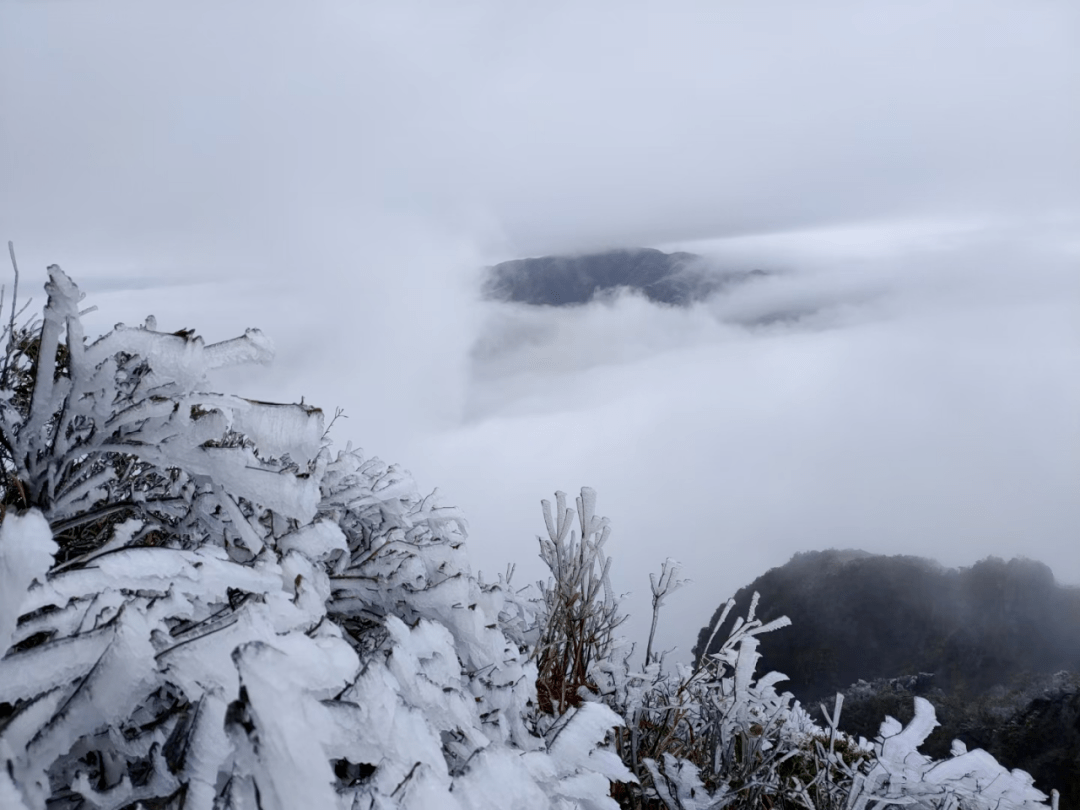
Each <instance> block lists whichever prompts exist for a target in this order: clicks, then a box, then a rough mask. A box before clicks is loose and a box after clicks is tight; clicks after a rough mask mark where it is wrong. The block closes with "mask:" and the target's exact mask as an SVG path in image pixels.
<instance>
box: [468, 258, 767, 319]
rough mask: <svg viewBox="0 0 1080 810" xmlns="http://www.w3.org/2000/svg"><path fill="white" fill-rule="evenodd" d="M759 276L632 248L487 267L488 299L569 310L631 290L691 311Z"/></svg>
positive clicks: (693, 259) (761, 273) (758, 271)
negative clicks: (606, 294)
mask: <svg viewBox="0 0 1080 810" xmlns="http://www.w3.org/2000/svg"><path fill="white" fill-rule="evenodd" d="M757 275H764V273H763V272H762V271H760V270H757V271H751V272H738V273H734V272H727V273H724V272H720V271H718V270H717V269H715V268H712V267H710V266H709V265H708V264H707V262H706V261H705V260H704V259H702V257H700V256H697V255H695V254H693V253H663V252H661V251H659V250H653V249H651V248H632V249H625V250H610V251H606V252H603V253H592V254H587V255H580V256H543V257H540V258H533V259H515V260H514V261H509V262H503V263H501V264H497V265H495V266H494V267H491V268H488V277H487V280H486V282H485V285H484V294H485V295H486V296H487V297H488V298H492V299H495V300H500V301H514V302H517V303H522V304H531V305H534V306H568V305H574V304H587V303H589V302H590V301H592V300H593V299H594V298H596V297H597V296H598V295H601V294H603V293H604V292H606V291H612V290H616V289H619V288H627V289H631V290H637V291H639V292H641V293H642V294H644V295H645V296H646V297H647V298H648V299H649V300H650V301H653V302H655V303H659V304H668V305H672V306H687V305H689V304H692V303H693V302H695V301H701V300H704V299H705V298H708V297H709V296H710V295H712V294H713V293H714V292H717V291H718V290H720V289H722V288H723V287H725V286H727V285H729V284H732V283H737V282H738V281H740V280H745V279H748V278H750V277H753V276H757Z"/></svg>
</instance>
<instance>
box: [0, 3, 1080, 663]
mask: <svg viewBox="0 0 1080 810" xmlns="http://www.w3.org/2000/svg"><path fill="white" fill-rule="evenodd" d="M1077 14H1078V12H1077V8H1076V6H1075V4H1073V3H1069V2H1054V1H1052V0H1040V2H1028V3H1017V2H1006V1H1005V0H979V1H978V2H975V1H974V0H961V2H955V3H949V4H947V5H943V4H941V3H935V2H912V3H905V4H892V5H889V6H887V7H886V6H882V5H880V4H879V5H875V6H874V7H873V8H871V7H869V6H868V5H866V4H862V3H854V2H837V1H835V0H830V2H822V3H816V4H814V5H813V7H812V8H811V7H809V6H805V5H803V4H797V3H794V2H792V3H780V4H769V5H768V6H764V5H761V4H751V3H726V4H722V5H717V4H715V3H704V2H702V3H693V2H685V3H677V4H675V5H672V4H665V5H664V6H663V8H662V9H661V8H660V6H650V5H648V4H644V3H642V4H633V3H631V4H626V3H618V4H615V3H607V2H598V3H595V4H589V5H588V6H582V5H581V4H570V3H548V4H542V5H537V4H517V3H477V4H468V5H465V6H462V5H461V4H455V5H454V7H453V8H450V7H448V6H443V5H439V4H426V3H397V4H394V5H393V6H382V7H380V6H375V5H370V4H342V3H318V2H315V3H308V4H303V5H302V6H301V5H294V4H285V3H258V4H256V3H235V4H229V5H228V6H222V5H220V4H198V3H190V4H185V5H183V6H175V7H166V6H159V5H147V4H141V3H116V4H95V5H94V7H93V9H92V10H91V9H89V8H88V7H83V6H79V5H74V4H64V3H36V4H29V3H25V4H6V5H4V6H3V7H2V8H0V111H2V116H3V122H2V123H0V223H2V229H3V233H2V234H0V238H3V239H9V238H10V239H13V240H14V241H15V243H16V247H17V249H18V251H19V255H20V261H21V264H22V267H23V273H24V276H23V284H24V286H23V290H24V291H26V290H31V289H34V290H35V292H36V295H37V296H38V300H39V301H40V300H41V293H40V284H41V283H42V282H43V281H44V276H43V269H44V267H45V265H47V264H49V263H52V262H58V263H60V264H61V265H62V266H64V268H65V270H67V271H68V272H69V273H70V274H71V275H72V276H73V277H74V278H75V279H76V280H77V281H78V282H79V283H80V284H81V285H82V286H83V288H84V289H85V290H87V292H88V293H89V296H88V299H87V303H88V304H95V303H96V304H98V305H99V307H100V311H99V312H98V313H96V314H95V315H94V316H92V317H93V318H95V319H96V320H95V321H94V323H95V324H96V328H99V329H105V328H108V327H109V326H111V325H112V324H113V323H115V322H116V321H126V322H128V323H137V322H141V320H142V318H143V317H145V315H146V314H148V313H151V312H153V313H154V314H155V315H157V317H158V322H159V324H161V326H162V328H170V329H179V328H181V327H195V328H197V329H199V331H200V332H202V333H203V334H205V335H206V336H207V338H208V339H222V338H226V337H229V336H231V335H233V334H236V333H238V332H240V331H242V330H243V328H244V327H247V326H260V327H262V328H263V329H264V330H265V331H266V332H267V333H269V334H270V335H271V336H272V337H273V338H274V339H275V341H276V343H277V345H278V347H279V358H278V362H277V364H276V365H275V366H274V367H273V368H272V369H270V370H259V369H256V370H251V371H248V372H244V373H243V374H239V375H235V376H233V377H231V378H229V379H224V380H222V381H221V384H222V385H223V386H225V385H228V386H229V387H230V388H236V389H239V391H240V392H241V393H247V394H249V395H252V396H257V397H259V398H263V399H270V398H277V399H283V400H296V399H299V398H300V397H301V396H304V397H305V398H306V400H307V401H308V402H314V403H317V404H320V405H322V406H323V407H325V408H326V409H327V410H328V411H332V409H333V408H334V406H336V405H342V406H344V407H345V408H346V411H347V413H348V415H349V419H348V420H347V421H344V422H340V423H339V424H338V425H337V426H336V427H335V430H334V435H335V436H336V437H338V438H339V439H341V440H344V439H346V438H354V439H355V440H356V441H357V443H359V444H361V445H363V446H365V447H366V448H367V449H368V450H369V451H371V452H374V453H378V454H380V455H382V456H384V457H385V458H387V459H388V460H391V461H397V462H401V463H403V464H404V465H405V466H407V467H409V468H411V469H412V470H413V471H414V472H415V473H416V475H417V477H418V479H419V480H420V482H421V484H422V485H424V486H429V487H430V486H435V485H439V486H440V487H441V488H442V489H443V490H444V492H445V494H446V497H447V498H448V500H450V501H452V502H456V503H458V504H460V505H462V506H463V507H465V509H466V511H467V514H468V515H469V516H470V519H471V524H472V529H473V541H472V542H473V547H474V549H475V552H476V557H477V561H478V566H479V567H483V568H485V569H492V571H493V570H494V569H495V568H501V567H502V565H503V564H504V563H505V562H510V561H522V572H521V576H524V575H526V574H529V575H530V576H533V575H538V573H539V571H538V569H537V566H536V565H535V564H532V563H530V562H529V559H530V558H531V557H532V555H533V545H532V543H533V540H532V536H533V534H534V533H535V532H536V531H537V530H538V529H540V528H541V526H542V524H541V522H540V516H539V511H538V504H537V502H538V500H539V499H540V498H541V497H545V496H549V495H550V493H551V492H552V491H553V490H554V489H555V488H563V489H566V490H568V491H571V492H572V491H573V490H574V489H575V488H576V487H578V486H580V485H582V484H588V485H591V486H594V487H596V488H597V490H598V491H599V494H600V508H601V511H602V512H604V513H605V514H608V515H610V516H611V517H612V518H613V519H614V521H615V526H616V534H615V536H614V537H613V540H612V542H613V551H614V553H615V555H616V576H617V583H618V585H619V587H620V588H623V589H629V588H633V589H634V590H635V591H636V594H637V595H636V596H635V597H634V600H635V601H633V602H632V603H631V607H632V609H633V610H634V612H635V614H636V616H637V617H638V618H635V621H638V622H639V624H638V625H637V629H640V628H641V624H640V622H644V621H645V617H644V616H642V615H641V614H642V612H643V610H644V609H646V600H644V598H643V594H645V593H647V591H646V587H647V578H646V574H647V572H648V571H649V570H652V569H654V568H655V567H656V565H657V564H658V563H659V561H660V560H662V559H663V558H664V557H666V556H669V555H671V556H676V557H681V558H682V559H683V562H684V563H686V565H687V571H688V573H689V574H690V575H691V576H694V577H695V578H696V579H697V580H698V584H697V585H695V586H694V588H693V589H691V590H689V591H685V592H683V593H681V594H680V595H679V597H676V598H674V599H673V600H672V602H671V610H672V614H671V616H670V617H669V618H668V619H667V620H666V622H669V623H666V624H662V629H663V628H664V627H666V628H667V629H664V630H663V632H664V633H665V634H667V637H668V638H670V639H672V643H679V644H680V645H682V646H683V648H684V649H688V647H689V644H690V641H691V640H692V636H693V633H694V632H695V631H696V629H697V627H698V625H699V624H700V623H702V622H703V621H704V620H705V618H706V617H707V616H708V615H709V613H710V612H711V610H712V608H713V607H714V606H715V604H716V603H717V602H718V601H720V600H721V599H723V598H724V597H725V596H726V595H727V594H729V593H731V592H733V591H734V590H735V588H737V587H738V586H739V585H741V584H743V583H744V582H747V581H749V580H750V579H752V578H753V577H754V576H756V575H757V574H758V573H760V572H761V571H762V570H763V569H764V568H766V567H768V566H770V565H776V564H780V563H782V562H784V561H785V560H786V559H787V558H788V557H789V556H790V553H791V552H792V551H794V550H797V549H803V548H811V547H821V546H826V545H838V546H862V547H866V548H868V549H869V550H880V551H886V550H888V551H898V550H903V551H910V552H913V553H928V554H932V555H933V556H937V557H939V558H941V559H942V561H943V562H946V563H957V562H970V561H971V560H972V559H974V558H975V557H977V556H982V555H984V554H987V553H998V554H1001V555H1002V556H1009V555H1011V554H1013V553H1016V552H1024V553H1029V554H1031V555H1032V556H1041V557H1043V558H1044V559H1046V561H1047V562H1049V563H1051V564H1052V565H1054V567H1055V571H1056V572H1057V573H1058V575H1059V577H1061V578H1062V579H1064V580H1066V581H1075V582H1080V570H1078V565H1080V564H1078V563H1077V557H1076V554H1075V548H1077V545H1076V542H1075V540H1076V526H1077V525H1078V524H1077V518H1078V517H1080V515H1077V509H1078V507H1077V503H1078V500H1077V498H1076V495H1075V493H1076V492H1077V484H1078V483H1080V481H1078V480H1077V477H1078V475H1077V469H1076V462H1075V459H1076V458H1078V457H1080V453H1077V452H1076V450H1077V447H1078V444H1080V439H1078V437H1077V435H1076V429H1077V428H1076V424H1077V416H1076V414H1077V413H1080V411H1078V409H1077V405H1078V404H1080V403H1078V399H1080V395H1078V392H1077V387H1076V386H1077V382H1076V380H1078V379H1080V375H1077V374H1076V368H1077V364H1078V358H1077V349H1076V348H1075V347H1076V346H1078V345H1080V341H1078V340H1077V338H1078V336H1077V334H1076V326H1075V324H1076V323H1077V322H1078V316H1077V313H1076V308H1075V303H1074V302H1075V301H1077V300H1080V296H1078V295H1077V294H1076V293H1077V290H1076V288H1075V282H1073V281H1072V268H1073V267H1074V266H1075V260H1076V258H1077V257H1078V256H1080V245H1078V243H1077V242H1076V237H1075V225H1076V222H1077V217H1078V212H1080V191H1078V189H1080V153H1078V152H1077V150H1076V149H1075V146H1074V144H1075V143H1077V142H1080V107H1078V105H1077V104H1076V103H1075V102H1073V101H1072V99H1076V98H1080V49H1077V48H1076V47H1075V38H1076V36H1075V32H1076V30H1077V26H1078V22H1080V20H1078V17H1077ZM615 246H655V247H665V248H675V247H682V248H686V249H688V250H692V251H695V252H700V253H703V254H706V255H709V256H710V257H712V258H713V259H714V260H715V261H717V262H720V263H723V264H725V265H727V266H731V267H732V268H734V269H753V268H755V267H763V268H764V269H769V270H772V271H775V276H774V277H772V278H770V279H768V280H766V281H763V282H762V283H761V284H754V285H748V286H746V287H744V288H740V289H739V290H737V291H733V292H732V294H731V295H730V296H728V297H724V298H720V299H716V300H715V301H714V302H712V303H710V304H708V305H702V306H698V307H695V308H692V309H690V310H687V311H681V312H679V311H664V310H660V309H658V308H656V307H653V306H651V305H648V304H647V303H645V302H644V301H642V300H640V299H637V298H633V297H622V298H617V299H615V300H611V301H607V302H605V303H602V304H597V305H594V306H591V307H589V308H586V309H584V310H581V311H578V312H574V313H566V312H549V313H536V312H530V311H527V310H519V309H513V308H506V307H502V308H500V307H498V306H496V305H492V304H483V303H481V302H480V301H479V297H478V292H477V291H478V283H479V275H478V272H479V268H480V267H482V266H484V265H486V264H490V263H493V262H496V261H500V260H503V259H509V258H517V257H521V256H526V255H541V254H548V253H556V252H561V251H567V250H581V249H594V248H603V247H615ZM778 311H780V312H788V313H794V314H795V315H798V316H799V317H793V318H789V319H787V320H779V321H774V322H772V323H765V324H761V323H760V321H761V316H762V315H767V314H769V313H776V312H778ZM766 320H768V319H766ZM530 566H531V568H530Z"/></svg>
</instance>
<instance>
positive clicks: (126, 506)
mask: <svg viewBox="0 0 1080 810" xmlns="http://www.w3.org/2000/svg"><path fill="white" fill-rule="evenodd" d="M47 292H48V303H47V305H46V307H45V310H44V313H43V317H42V320H41V321H40V322H35V323H31V324H29V325H26V326H16V325H15V323H14V321H15V314H14V310H13V313H12V318H11V323H10V324H9V328H8V329H7V330H6V335H7V347H6V352H5V356H4V368H3V372H2V377H0V380H2V382H3V384H2V385H0V439H2V442H0V464H2V466H3V472H4V476H5V478H4V484H3V492H4V498H3V501H4V510H5V511H4V520H3V523H2V525H0V759H2V760H3V761H2V762H0V766H2V767H0V802H2V806H3V807H4V808H5V810H6V808H8V807H11V808H13V809H14V810H19V808H25V810H39V809H40V808H44V807H46V806H48V807H49V808H72V809H74V808H116V809H117V810H119V808H132V809H133V810H134V808H136V807H146V808H150V807H154V808H181V807H182V808H205V809H206V810H210V808H255V807H261V808H267V809H269V808H275V809H280V810H289V809H290V808H301V807H304V808H306V807H319V808H330V807H342V808H346V807H347V808H352V807H354V806H355V807H380V808H390V807H415V808H423V807H432V806H439V807H448V808H455V807H461V808H482V807H505V806H514V807H535V808H552V807H565V808H569V807H577V806H583V807H594V808H612V807H614V806H615V804H614V802H613V801H612V800H611V799H610V798H609V796H608V785H609V780H610V779H612V778H620V779H625V778H629V774H627V773H626V772H625V769H624V768H623V766H622V763H621V762H620V761H619V760H618V758H617V757H614V756H613V755H611V754H610V753H608V752H605V751H603V750H598V749H597V744H598V743H600V742H601V741H602V740H603V738H604V736H605V734H606V732H607V730H608V729H609V728H611V727H612V726H614V725H617V724H618V723H619V722H620V720H619V718H618V717H617V716H615V715H614V714H613V713H612V712H611V710H610V709H608V708H607V707H605V706H602V705H599V704H597V705H594V706H590V707H583V708H582V710H581V711H579V712H577V713H575V714H574V715H573V716H567V717H565V718H564V722H563V724H562V726H561V729H560V731H559V733H558V734H557V735H552V736H551V738H550V739H545V738H544V737H543V736H541V735H540V734H539V733H538V731H537V729H536V728H535V725H534V718H533V707H534V706H535V665H534V664H533V663H531V662H530V661H529V660H528V658H529V651H530V647H529V646H528V643H529V642H528V637H529V634H530V633H532V632H534V628H535V625H536V622H535V619H534V617H533V615H532V613H531V610H532V607H531V604H530V603H529V602H528V601H527V600H525V599H522V598H521V597H519V596H518V595H516V594H513V593H512V592H511V591H510V590H509V588H508V584H507V583H505V582H499V583H494V584H484V583H481V582H479V581H478V580H477V579H476V578H475V577H474V576H473V575H472V573H471V571H470V569H469V566H468V561H467V559H466V557H465V553H464V549H463V546H462V544H463V541H464V539H465V532H464V523H463V521H462V520H461V518H460V515H458V514H457V513H456V512H455V511H454V510H449V509H442V508H440V507H439V506H438V505H437V504H436V503H435V499H434V497H433V496H429V497H427V498H423V497H420V495H419V494H418V493H417V490H416V486H415V484H414V483H413V481H412V479H411V478H410V476H409V475H408V474H407V473H405V472H403V471H402V470H400V469H399V468H396V467H392V466H387V465H385V464H383V463H382V462H380V461H378V460H377V459H365V458H364V457H363V456H362V455H361V454H360V453H359V452H354V451H352V450H351V449H347V450H345V451H342V452H338V453H333V452H331V450H330V449H329V447H328V446H324V439H323V434H324V426H323V418H322V413H321V412H320V411H318V410H317V409H314V408H308V407H303V406H295V405H273V404H268V403H261V402H253V401H250V400H247V399H243V398H240V397H231V396H227V395H221V394H217V393H213V392H209V391H207V390H206V373H207V372H208V371H209V370H211V369H213V368H218V367H221V366H223V365H229V364H235V363H239V362H251V361H256V362H262V361H265V360H267V359H269V357H270V354H271V349H270V345H269V343H268V341H266V339H265V338H263V337H262V335H261V334H260V333H259V332H257V331H255V330H249V331H248V332H247V333H246V334H245V336H243V337H241V338H238V339H236V340H232V341H225V342H224V343H219V344H214V345H211V346H206V345H204V344H203V341H202V340H201V339H199V338H198V337H195V336H194V335H193V334H192V333H190V332H183V333H178V334H167V333H162V332H158V331H156V324H155V323H154V321H153V319H152V318H148V319H147V322H146V324H144V325H143V326H141V327H138V328H134V329H128V328H126V327H123V326H118V327H117V328H116V329H114V330H113V331H111V332H109V333H108V334H106V335H104V336H103V337H101V338H99V339H97V340H95V341H93V342H91V343H89V344H88V343H87V341H86V340H85V338H84V336H83V331H82V325H81V314H80V311H79V308H78V305H79V301H80V300H81V298H82V294H81V292H80V291H79V290H78V288H77V286H76V285H75V284H74V283H73V282H72V281H71V280H70V279H69V278H68V277H67V276H66V275H65V274H64V273H63V272H62V271H61V270H60V269H59V268H58V267H55V266H54V267H52V268H50V270H49V283H48V285H47ZM504 622H505V627H506V628H507V630H508V632H507V633H504V632H503V627H504Z"/></svg>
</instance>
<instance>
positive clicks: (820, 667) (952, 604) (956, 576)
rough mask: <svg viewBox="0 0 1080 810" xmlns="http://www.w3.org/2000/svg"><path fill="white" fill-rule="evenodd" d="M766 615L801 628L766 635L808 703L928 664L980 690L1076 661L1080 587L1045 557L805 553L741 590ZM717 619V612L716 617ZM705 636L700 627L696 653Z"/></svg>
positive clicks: (951, 685)
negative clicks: (1058, 574)
mask: <svg viewBox="0 0 1080 810" xmlns="http://www.w3.org/2000/svg"><path fill="white" fill-rule="evenodd" d="M754 591H758V592H760V593H761V604H762V608H763V611H762V618H763V619H766V620H767V619H770V618H773V617H775V616H780V615H785V614H786V615H787V616H789V617H790V618H791V620H792V622H793V623H794V628H793V629H792V630H791V631H790V632H787V633H773V634H770V635H768V636H766V637H765V638H764V639H763V640H762V645H761V652H762V654H763V655H764V662H763V666H766V667H768V668H770V669H775V670H779V671H780V672H783V673H785V674H786V675H788V677H789V678H790V679H791V689H792V691H793V692H794V693H795V694H796V695H798V696H799V697H800V698H801V699H803V700H806V701H810V700H817V699H819V698H822V697H825V696H828V695H830V694H832V693H834V692H835V691H836V690H838V689H842V688H844V687H846V686H848V685H849V684H852V683H854V682H855V681H857V680H859V679H860V678H861V679H865V680H873V679H875V678H892V677H896V676H899V675H916V674H918V673H920V672H926V673H933V674H934V680H935V684H936V685H937V686H939V687H940V688H942V689H947V690H963V691H974V692H979V691H983V690H986V689H988V688H990V687H991V686H994V685H995V684H1002V683H1007V682H1008V681H1009V679H1010V678H1013V677H1015V676H1017V675H1021V674H1023V673H1029V672H1031V673H1052V672H1054V671H1057V670H1060V669H1080V590H1077V589H1075V588H1065V587H1061V586H1058V585H1056V584H1055V582H1054V577H1053V574H1052V573H1051V571H1050V569H1049V568H1047V567H1046V566H1045V565H1043V564H1042V563H1038V562H1033V561H1031V560H1024V559H1014V560H1010V561H1009V562H1005V561H1003V560H1000V559H997V558H993V557H991V558H989V559H986V560H983V561H982V562H979V563H976V564H975V565H973V566H972V567H970V568H964V569H946V568H943V567H941V566H940V565H938V564H937V563H934V562H932V561H930V560H925V559H920V558H917V557H883V556H876V555H869V554H865V553H863V552H851V551H845V552H839V551H824V552H807V553H804V554H797V555H796V556H795V557H794V558H792V560H791V561H790V562H788V563H787V564H786V565H784V566H781V567H780V568H774V569H772V570H771V571H769V572H767V573H765V574H763V575H762V576H761V577H759V578H758V579H757V580H755V581H754V582H752V583H751V584H750V585H747V586H746V587H745V588H742V589H741V590H740V591H739V592H738V593H737V594H736V595H735V599H736V601H737V602H738V603H739V604H740V605H743V606H745V604H747V603H748V602H749V600H750V596H751V594H752V593H753V592H754ZM714 618H715V616H714ZM707 638H708V629H707V628H706V629H703V630H702V631H701V633H700V634H699V636H698V644H697V647H696V648H695V655H699V654H701V652H703V650H702V649H701V646H702V645H703V644H704V643H705V641H706V640H707Z"/></svg>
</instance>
